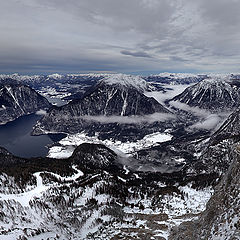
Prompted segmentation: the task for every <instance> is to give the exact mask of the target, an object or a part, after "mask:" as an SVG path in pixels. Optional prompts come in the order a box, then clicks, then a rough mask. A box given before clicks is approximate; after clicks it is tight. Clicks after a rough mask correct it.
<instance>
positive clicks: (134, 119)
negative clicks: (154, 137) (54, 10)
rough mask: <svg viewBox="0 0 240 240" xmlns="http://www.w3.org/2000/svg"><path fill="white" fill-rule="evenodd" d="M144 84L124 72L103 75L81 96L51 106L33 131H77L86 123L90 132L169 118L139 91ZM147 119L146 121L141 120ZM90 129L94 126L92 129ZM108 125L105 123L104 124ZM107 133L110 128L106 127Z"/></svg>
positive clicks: (36, 132)
mask: <svg viewBox="0 0 240 240" xmlns="http://www.w3.org/2000/svg"><path fill="white" fill-rule="evenodd" d="M147 87H148V84H147V83H146V81H145V80H143V79H141V78H139V77H135V76H128V75H123V74H121V75H114V77H107V78H105V79H103V80H101V81H100V82H99V83H97V84H96V85H95V86H94V87H92V88H91V89H90V90H89V91H87V92H86V93H85V94H84V96H83V97H82V98H81V99H78V100H74V101H71V102H70V103H68V104H67V105H65V106H62V107H54V108H52V109H51V110H50V111H49V112H48V113H47V115H45V116H44V118H43V119H42V120H41V121H40V122H39V123H38V124H37V125H36V127H35V129H34V134H42V133H45V132H67V133H77V132H81V131H83V130H85V131H86V129H87V128H88V127H89V126H90V127H91V131H95V132H98V131H100V132H104V131H106V130H107V129H106V130H104V125H107V124H111V125H112V126H111V127H110V129H112V130H113V129H114V128H116V127H117V126H119V124H135V123H139V122H144V121H145V122H148V121H150V120H151V119H150V120H149V118H150V117H146V115H147V116H152V115H153V114H160V115H161V116H160V115H158V116H155V115H154V116H155V120H151V123H153V122H156V121H158V118H159V120H160V121H161V119H160V118H161V117H162V118H168V117H171V116H170V115H171V113H170V111H169V110H168V109H166V108H165V107H164V106H163V105H161V104H160V103H159V102H157V101H156V100H155V99H154V98H151V97H147V96H145V95H144V93H143V91H144V89H146V88H147ZM146 118H148V119H147V120H145V119H146ZM93 128H95V129H94V130H93ZM107 128H109V126H108V127H107ZM107 131H108V132H109V131H111V130H109V129H108V130H107Z"/></svg>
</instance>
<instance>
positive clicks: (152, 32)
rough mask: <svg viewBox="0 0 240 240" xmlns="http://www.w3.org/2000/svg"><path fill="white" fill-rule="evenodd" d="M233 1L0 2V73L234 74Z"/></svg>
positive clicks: (239, 22)
mask: <svg viewBox="0 0 240 240" xmlns="http://www.w3.org/2000/svg"><path fill="white" fill-rule="evenodd" d="M239 9H240V1H237V0H211V1H207V0H196V1H192V0H131V1H129V0H122V1H115V0H102V1H99V0H81V1H78V0H68V1H64V0H41V1H40V0H21V1H20V0H8V1H1V2H0V32H1V38H0V45H1V50H0V51H1V54H0V72H2V73H7V72H15V71H18V72H25V73H27V72H54V71H57V72H86V71H116V72H137V71H139V72H140V71H143V72H144V71H197V72H201V71H204V72H208V71H213V72H214V71H218V72H222V71H224V72H236V71H239V66H238V62H239V60H240V48H239V44H240V32H239V29H240V14H238V10H239Z"/></svg>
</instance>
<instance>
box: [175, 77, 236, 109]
mask: <svg viewBox="0 0 240 240" xmlns="http://www.w3.org/2000/svg"><path fill="white" fill-rule="evenodd" d="M171 101H177V102H180V103H184V104H187V105H188V106H190V107H198V108H200V109H205V110H209V111H211V112H212V113H216V112H223V111H229V110H233V109H234V108H236V107H237V106H239V102H240V94H239V88H238V86H236V85H235V84H234V83H233V82H231V79H229V78H227V77H224V78H219V77H212V78H207V79H204V80H202V81H201V82H199V83H197V84H195V85H193V86H191V87H188V88H186V89H185V90H184V91H183V92H182V93H181V94H180V95H178V96H176V97H174V98H173V99H172V100H171Z"/></svg>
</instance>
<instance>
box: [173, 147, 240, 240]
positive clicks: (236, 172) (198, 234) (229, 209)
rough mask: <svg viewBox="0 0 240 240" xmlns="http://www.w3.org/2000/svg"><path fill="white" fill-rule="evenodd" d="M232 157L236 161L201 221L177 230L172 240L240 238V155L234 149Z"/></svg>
mask: <svg viewBox="0 0 240 240" xmlns="http://www.w3.org/2000/svg"><path fill="white" fill-rule="evenodd" d="M232 156H233V158H232V160H233V162H232V164H231V166H230V167H229V169H228V171H227V173H226V174H225V175H224V176H223V178H222V180H221V181H220V183H219V184H218V185H217V186H216V188H215V192H214V194H213V196H212V197H211V199H210V200H209V202H208V203H207V207H206V210H205V211H204V212H203V213H202V214H201V215H200V217H199V219H198V220H196V221H193V222H186V223H183V224H181V225H180V226H179V227H178V228H176V229H174V231H173V233H172V234H171V236H170V238H169V240H180V239H184V240H192V239H196V240H200V239H208V240H214V239H226V240H230V239H232V240H233V239H239V238H240V220H239V219H240V211H239V206H240V181H239V178H240V155H239V152H236V149H235V151H234V153H233V154H232Z"/></svg>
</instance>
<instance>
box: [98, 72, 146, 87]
mask: <svg viewBox="0 0 240 240" xmlns="http://www.w3.org/2000/svg"><path fill="white" fill-rule="evenodd" d="M101 82H103V83H105V84H107V85H119V86H122V87H127V88H129V87H131V88H136V89H138V90H140V91H144V90H146V89H147V87H148V83H147V82H146V81H145V80H144V79H143V78H141V77H140V76H133V75H127V74H113V75H111V76H108V77H106V78H104V79H102V80H101Z"/></svg>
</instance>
